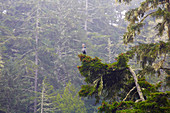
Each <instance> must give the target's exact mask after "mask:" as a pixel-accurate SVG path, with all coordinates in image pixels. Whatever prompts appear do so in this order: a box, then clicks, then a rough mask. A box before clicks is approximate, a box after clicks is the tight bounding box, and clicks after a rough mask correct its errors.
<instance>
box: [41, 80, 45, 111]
mask: <svg viewBox="0 0 170 113" xmlns="http://www.w3.org/2000/svg"><path fill="white" fill-rule="evenodd" d="M44 85H45V84H44V80H43V83H42V87H43V88H42V93H41V95H42V96H41V113H43V106H44V91H45V88H44Z"/></svg>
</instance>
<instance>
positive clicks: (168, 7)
mask: <svg viewBox="0 0 170 113" xmlns="http://www.w3.org/2000/svg"><path fill="white" fill-rule="evenodd" d="M167 2H168V5H167V9H168V12H170V0H167ZM168 38H169V41H170V20H169V22H168Z"/></svg>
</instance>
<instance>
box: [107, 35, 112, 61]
mask: <svg viewBox="0 0 170 113" xmlns="http://www.w3.org/2000/svg"><path fill="white" fill-rule="evenodd" d="M107 50H108V52H109V56H108V57H109V63H111V60H112V52H111V41H110V38H108V47H107Z"/></svg>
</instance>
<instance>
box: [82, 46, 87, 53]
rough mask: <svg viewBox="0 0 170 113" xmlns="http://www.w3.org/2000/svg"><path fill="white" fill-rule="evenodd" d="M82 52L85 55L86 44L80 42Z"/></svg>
mask: <svg viewBox="0 0 170 113" xmlns="http://www.w3.org/2000/svg"><path fill="white" fill-rule="evenodd" d="M82 53H83V54H85V55H86V53H87V52H86V46H85V44H82Z"/></svg>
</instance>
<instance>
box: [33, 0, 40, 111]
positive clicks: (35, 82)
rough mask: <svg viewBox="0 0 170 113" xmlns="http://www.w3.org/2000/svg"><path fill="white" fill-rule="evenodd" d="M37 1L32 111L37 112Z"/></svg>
mask: <svg viewBox="0 0 170 113" xmlns="http://www.w3.org/2000/svg"><path fill="white" fill-rule="evenodd" d="M38 24H39V1H38V3H37V12H36V28H35V65H36V67H35V78H34V79H35V81H34V92H35V99H34V113H36V112H37V80H38V38H39V27H38Z"/></svg>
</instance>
